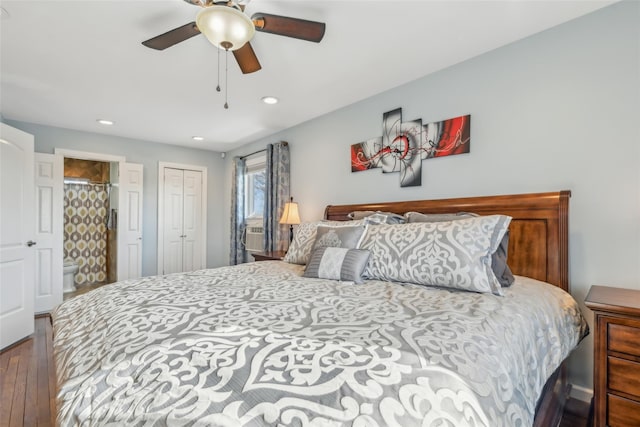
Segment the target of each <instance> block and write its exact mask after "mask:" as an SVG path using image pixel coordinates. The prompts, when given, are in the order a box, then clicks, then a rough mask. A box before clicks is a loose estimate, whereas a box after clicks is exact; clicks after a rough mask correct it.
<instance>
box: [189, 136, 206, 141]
mask: <svg viewBox="0 0 640 427" xmlns="http://www.w3.org/2000/svg"><path fill="white" fill-rule="evenodd" d="M191 138H193V140H194V141H204V138H203V137H201V136H192V137H191Z"/></svg>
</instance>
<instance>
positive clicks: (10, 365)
mask: <svg viewBox="0 0 640 427" xmlns="http://www.w3.org/2000/svg"><path fill="white" fill-rule="evenodd" d="M52 332H53V331H52V328H51V322H50V318H49V317H38V318H36V330H35V333H34V334H33V335H32V336H31V337H29V338H27V339H26V340H24V341H22V342H21V343H19V344H17V345H14V346H13V347H11V348H9V349H7V350H5V351H3V352H2V353H0V381H1V382H2V390H0V427H5V426H28V427H30V426H54V425H55V405H56V403H55V394H56V391H55V389H56V378H55V366H54V365H53V348H52V338H53V333H52ZM588 413H589V405H588V404H587V403H584V402H581V401H579V400H575V399H570V400H569V402H568V404H567V406H566V408H565V412H564V416H563V418H562V422H561V423H560V427H587V426H588V423H587V417H588Z"/></svg>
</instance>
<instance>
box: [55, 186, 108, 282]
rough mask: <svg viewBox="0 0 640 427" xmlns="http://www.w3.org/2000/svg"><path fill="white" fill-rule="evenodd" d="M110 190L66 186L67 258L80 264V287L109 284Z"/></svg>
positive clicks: (65, 231) (65, 234)
mask: <svg viewBox="0 0 640 427" xmlns="http://www.w3.org/2000/svg"><path fill="white" fill-rule="evenodd" d="M107 207H108V197H107V189H106V185H104V184H88V185H82V184H65V185H64V246H63V248H64V258H65V259H71V260H74V261H76V262H77V263H78V267H79V269H78V273H77V274H76V276H75V279H76V284H77V285H88V284H93V283H101V282H105V281H106V280H107V228H106V221H107Z"/></svg>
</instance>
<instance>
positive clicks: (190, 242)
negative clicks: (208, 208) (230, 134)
mask: <svg viewBox="0 0 640 427" xmlns="http://www.w3.org/2000/svg"><path fill="white" fill-rule="evenodd" d="M183 218H184V221H183V227H182V229H183V233H182V235H183V236H184V237H183V239H182V240H183V257H182V259H183V262H182V271H194V270H200V269H201V268H204V265H203V263H202V242H203V239H204V235H203V230H202V172H200V171H192V170H185V171H184V205H183Z"/></svg>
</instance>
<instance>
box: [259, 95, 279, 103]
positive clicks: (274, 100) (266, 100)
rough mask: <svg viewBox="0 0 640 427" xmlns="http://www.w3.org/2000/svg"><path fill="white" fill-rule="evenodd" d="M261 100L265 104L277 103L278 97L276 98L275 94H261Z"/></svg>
mask: <svg viewBox="0 0 640 427" xmlns="http://www.w3.org/2000/svg"><path fill="white" fill-rule="evenodd" d="M262 102H264V103H265V104H277V103H278V98H276V97H275V96H263V97H262Z"/></svg>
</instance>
